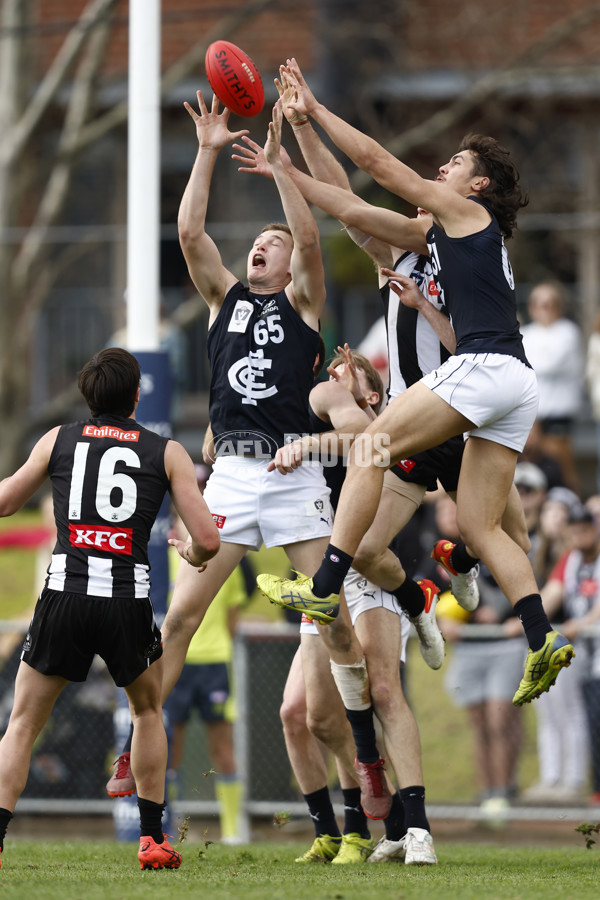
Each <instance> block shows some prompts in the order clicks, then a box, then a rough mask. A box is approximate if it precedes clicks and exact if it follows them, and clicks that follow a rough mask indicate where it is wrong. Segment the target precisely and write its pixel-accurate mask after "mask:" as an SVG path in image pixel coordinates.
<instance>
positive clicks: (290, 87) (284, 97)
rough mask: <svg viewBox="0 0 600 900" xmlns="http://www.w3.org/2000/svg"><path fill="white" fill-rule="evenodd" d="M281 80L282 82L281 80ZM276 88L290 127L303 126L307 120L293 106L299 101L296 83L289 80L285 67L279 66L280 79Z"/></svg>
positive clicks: (276, 81)
mask: <svg viewBox="0 0 600 900" xmlns="http://www.w3.org/2000/svg"><path fill="white" fill-rule="evenodd" d="M280 79H281V80H280ZM275 87H276V88H277V93H278V94H279V98H280V100H281V108H282V110H283V114H284V116H285V117H286V119H287V120H288V122H289V123H290V125H302V124H304V122H306V121H307V118H306V116H305V115H303V114H302V113H300V112H298V111H297V110H296V109H295V108H294V107H293V106H292V105H291V104H292V103H294V102H295V101H296V100H297V99H298V94H297V91H296V88H295V86H294V83H293V82H292V81H291V80H290V78H288V75H287V71H286V68H285V66H283V65H282V66H279V78H276V79H275Z"/></svg>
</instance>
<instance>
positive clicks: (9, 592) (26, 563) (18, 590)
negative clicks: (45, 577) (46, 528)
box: [0, 510, 41, 619]
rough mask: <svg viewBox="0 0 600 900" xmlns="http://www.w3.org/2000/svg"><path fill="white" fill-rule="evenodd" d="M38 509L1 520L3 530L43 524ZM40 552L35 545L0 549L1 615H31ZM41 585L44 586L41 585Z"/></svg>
mask: <svg viewBox="0 0 600 900" xmlns="http://www.w3.org/2000/svg"><path fill="white" fill-rule="evenodd" d="M40 524H41V516H40V514H39V512H38V511H37V510H21V512H19V513H16V514H15V515H14V516H10V518H8V519H0V531H16V530H18V529H27V528H34V527H39V526H40ZM35 579H36V551H35V549H34V548H29V547H27V548H22V549H21V548H13V547H3V548H2V550H1V551H0V601H1V603H0V618H2V619H12V618H21V617H23V618H27V617H28V615H29V613H30V612H31V609H32V606H33V603H34V600H35V595H36V584H35ZM39 587H41V585H39Z"/></svg>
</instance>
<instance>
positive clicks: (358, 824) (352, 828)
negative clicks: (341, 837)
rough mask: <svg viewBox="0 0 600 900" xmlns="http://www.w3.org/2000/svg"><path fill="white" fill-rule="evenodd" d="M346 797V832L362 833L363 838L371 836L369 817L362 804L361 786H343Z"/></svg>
mask: <svg viewBox="0 0 600 900" xmlns="http://www.w3.org/2000/svg"><path fill="white" fill-rule="evenodd" d="M342 795H343V797H344V834H360V836H361V838H370V837H371V832H370V831H369V826H368V825H367V817H366V816H365V814H364V811H363V808H362V806H361V805H360V788H359V787H355V788H342Z"/></svg>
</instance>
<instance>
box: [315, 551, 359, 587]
mask: <svg viewBox="0 0 600 900" xmlns="http://www.w3.org/2000/svg"><path fill="white" fill-rule="evenodd" d="M351 565H352V557H351V556H348V554H347V553H344V551H343V550H338V548H337V547H334V546H333V544H328V545H327V549H326V551H325V553H324V554H323V562H322V563H321V566H320V568H319V570H318V571H317V572H316V573H315V575H314V577H313V594H314V595H315V597H329V595H330V594H339V592H340V591H341V589H342V585H343V583H344V578H345V577H346V575H347V574H348V569H349V568H350V566H351Z"/></svg>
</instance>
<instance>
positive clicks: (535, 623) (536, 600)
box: [514, 594, 552, 651]
mask: <svg viewBox="0 0 600 900" xmlns="http://www.w3.org/2000/svg"><path fill="white" fill-rule="evenodd" d="M514 609H515V612H516V614H517V615H518V617H519V618H520V620H521V624H522V625H523V628H524V630H525V635H526V637H527V643H528V644H529V646H530V647H531V649H532V650H534V651H535V650H539V649H540V648H541V647H543V646H544V641H545V640H546V635H547V634H548V632H549V631H552V627H551V625H550V622H549V621H548V616H547V615H546V613H545V610H544V607H543V606H542V598H541V597H540V595H539V594H528V595H527V597H522V598H521V599H520V600H519V601H518V602H517V603H515V607H514Z"/></svg>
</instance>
